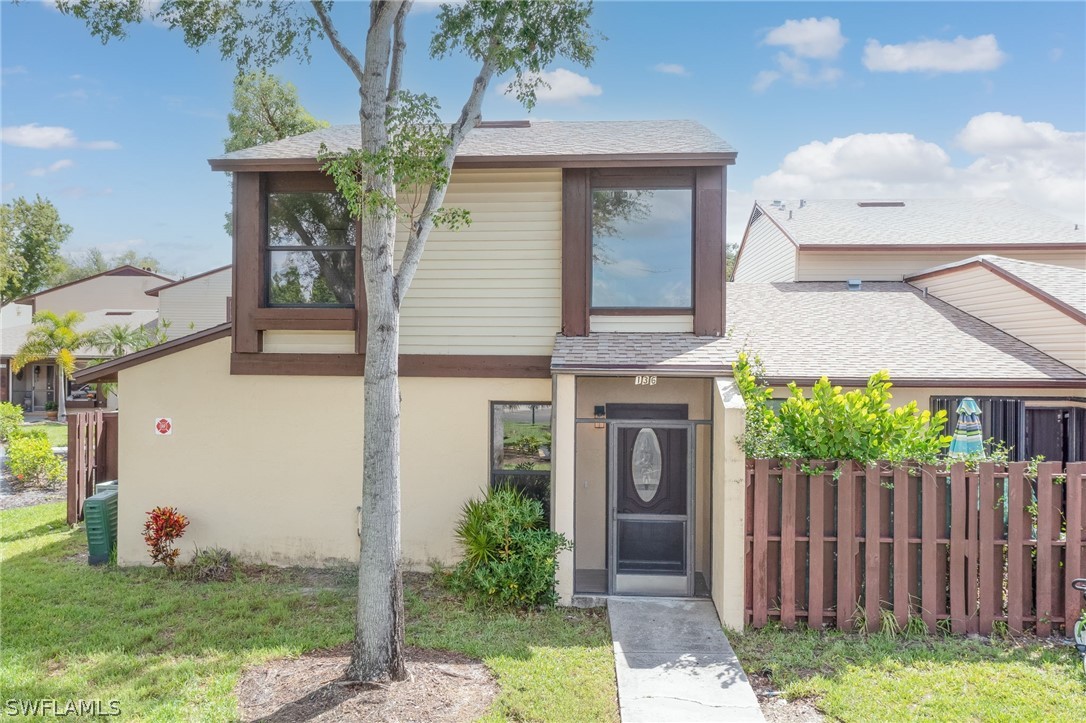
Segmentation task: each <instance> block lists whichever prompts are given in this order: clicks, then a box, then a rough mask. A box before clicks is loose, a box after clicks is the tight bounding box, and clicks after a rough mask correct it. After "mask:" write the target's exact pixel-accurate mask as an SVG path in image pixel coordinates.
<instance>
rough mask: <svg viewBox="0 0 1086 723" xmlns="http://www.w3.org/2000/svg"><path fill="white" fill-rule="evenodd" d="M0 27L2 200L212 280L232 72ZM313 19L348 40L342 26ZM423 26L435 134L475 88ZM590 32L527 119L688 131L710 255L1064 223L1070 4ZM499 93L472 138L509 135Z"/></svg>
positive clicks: (75, 34)
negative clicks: (585, 52)
mask: <svg viewBox="0 0 1086 723" xmlns="http://www.w3.org/2000/svg"><path fill="white" fill-rule="evenodd" d="M0 14H2V16H0V21H2V22H0V24H2V29H0V33H2V36H0V40H2V50H0V65H2V68H3V74H2V76H0V102H2V109H0V119H2V125H3V127H4V131H3V145H2V152H3V160H2V170H0V173H2V189H3V190H2V195H3V199H4V201H9V200H11V199H12V198H14V197H16V196H19V195H22V196H27V197H33V195H34V194H41V195H42V196H44V197H47V198H49V199H51V200H52V201H53V202H54V203H55V204H56V205H57V207H58V208H59V210H60V212H61V215H62V218H63V219H64V220H65V221H66V222H67V223H69V224H71V225H72V226H73V227H74V229H75V231H74V233H73V235H72V238H71V240H70V241H69V243H68V250H70V251H73V252H77V251H79V250H80V249H85V248H88V247H91V246H99V247H101V248H103V249H104V250H106V251H108V252H111V253H112V252H118V251H123V250H126V249H128V248H134V249H136V250H138V251H140V252H141V253H150V254H153V255H155V256H157V257H158V258H160V259H161V260H162V261H163V262H164V263H165V264H166V266H167V267H168V268H169V269H170V270H172V271H174V272H177V273H184V274H192V273H197V272H199V271H202V270H205V269H207V268H211V267H213V266H217V265H220V264H224V263H228V262H229V260H230V245H229V239H228V237H227V236H226V234H225V232H224V231H223V214H224V213H225V211H226V210H227V208H228V204H229V190H228V185H227V182H226V180H225V179H224V178H223V177H222V175H221V174H217V173H213V172H212V171H210V170H209V168H208V166H207V162H206V159H207V158H209V157H211V156H215V155H218V154H219V153H220V152H221V150H222V140H223V138H224V137H225V136H226V134H227V130H226V113H227V112H228V110H229V108H230V100H231V83H232V79H233V75H234V67H233V65H232V63H230V62H226V61H222V60H220V59H219V57H218V54H217V52H215V51H214V50H213V49H206V50H204V51H202V52H200V53H196V52H194V51H192V50H190V49H188V48H186V47H185V46H184V44H183V43H182V41H181V38H180V35H179V34H177V33H174V32H170V31H168V30H166V29H164V28H161V27H157V26H155V25H152V24H149V23H144V24H142V25H140V26H137V27H134V28H133V29H132V31H131V34H130V37H129V38H127V39H126V40H124V41H120V42H111V43H110V44H109V45H106V46H103V45H102V44H101V43H100V42H98V41H97V40H94V39H92V38H91V37H90V36H89V34H88V33H87V31H86V29H85V28H84V26H83V25H82V23H80V22H79V21H77V20H74V19H71V18H68V17H64V16H62V15H61V14H59V13H58V12H57V11H56V10H55V9H53V8H52V7H50V6H49V5H48V4H42V3H34V2H24V3H21V4H19V5H14V6H12V5H9V4H7V3H4V4H3V5H2V6H0ZM335 15H336V16H337V18H338V19H340V20H341V21H342V22H343V23H345V25H344V27H349V26H350V24H351V23H354V24H355V26H356V27H358V28H359V31H358V32H357V33H354V35H356V36H358V35H360V34H361V28H362V19H363V16H364V6H363V5H361V4H359V3H347V2H339V3H337V5H336V9H335ZM433 23H434V13H433V10H432V9H427V8H425V7H423V8H420V9H418V10H417V11H416V12H415V13H414V14H413V15H412V17H411V19H410V29H409V37H408V41H409V50H408V53H409V57H408V63H407V66H406V72H405V81H406V85H407V86H408V87H410V88H411V89H412V90H415V91H417V92H427V93H431V94H433V95H436V96H437V97H438V98H439V99H440V100H441V102H442V105H443V107H444V109H445V112H446V114H447V115H450V116H453V115H455V114H456V112H457V111H458V109H459V103H460V102H461V101H462V98H463V95H464V93H465V92H466V89H467V84H468V83H469V82H470V79H471V78H472V77H473V74H474V70H475V69H474V66H473V65H472V64H471V63H469V62H467V61H466V60H463V59H460V58H456V59H453V60H448V61H443V62H440V63H439V62H435V61H431V60H429V58H428V57H427V55H426V46H427V39H428V37H429V34H430V32H431V31H432V29H433ZM594 26H595V27H596V28H597V29H598V30H599V31H600V32H601V33H602V34H603V35H605V36H606V38H607V39H606V40H603V41H601V42H600V45H599V52H598V54H597V57H596V62H595V63H594V64H593V65H592V67H590V68H587V69H586V68H581V67H578V66H575V65H572V64H570V63H565V62H559V63H557V64H555V66H554V67H553V68H552V69H551V72H552V73H554V74H553V75H550V76H548V77H549V78H550V79H551V80H552V81H553V83H552V85H553V88H552V90H551V92H550V93H547V94H545V97H544V98H543V99H542V100H541V102H540V104H539V105H538V106H537V107H536V109H535V110H534V111H533V113H532V114H531V115H530V116H528V117H535V118H541V119H550V120H564V119H585V120H594V119H632V118H692V119H695V120H698V121H700V122H702V123H704V124H706V125H707V126H709V127H710V128H711V129H713V130H714V131H715V132H716V133H718V134H719V135H720V136H722V137H723V138H725V139H726V140H727V141H729V142H730V143H731V144H732V145H733V146H735V147H736V149H738V151H739V161H738V164H737V165H736V166H734V167H733V168H732V169H730V172H729V175H728V184H729V242H733V243H734V242H738V240H739V238H740V237H739V233H740V232H741V229H742V226H743V222H744V221H745V218H746V216H747V214H749V211H750V204H751V201H752V200H753V199H754V198H755V197H773V198H796V197H805V198H817V197H824V198H830V197H854V196H861V197H880V198H885V197H920V196H924V197H931V196H988V195H996V196H1007V197H1011V198H1015V199H1017V200H1020V201H1022V202H1024V203H1027V204H1030V205H1033V206H1037V207H1040V208H1044V209H1046V210H1048V211H1051V212H1052V213H1056V214H1059V215H1061V216H1063V217H1065V218H1067V219H1069V220H1073V221H1083V220H1086V219H1084V216H1086V208H1084V207H1086V200H1084V197H1086V182H1084V178H1083V177H1084V175H1086V170H1084V163H1086V161H1084V137H1086V136H1084V133H1083V131H1084V121H1086V57H1084V39H1083V38H1084V33H1083V28H1084V27H1086V4H1083V3H1051V4H1048V3H1002V2H1001V3H979V2H974V3H961V4H951V3H942V2H938V3H936V2H932V3H910V4H901V3H707V2H706V3H650V2H643V3H632V2H603V3H598V4H597V6H596V12H595V14H594ZM345 34H346V35H347V36H348V37H350V35H351V33H350V32H345ZM313 55H314V57H313V61H312V63H311V64H309V65H298V64H284V65H283V66H282V67H280V68H279V69H277V72H278V73H279V74H281V75H282V76H284V77H285V78H287V79H288V80H290V81H292V82H294V83H295V84H296V85H297V86H298V88H299V93H300V96H301V99H302V102H303V104H304V105H305V106H306V107H307V108H308V109H309V110H310V111H311V112H312V113H313V114H314V115H315V116H317V117H318V118H322V119H325V120H327V121H329V122H331V123H351V122H354V121H355V120H356V118H357V95H356V89H355V87H354V85H353V84H352V77H351V75H350V73H349V72H348V71H347V69H346V68H345V67H344V66H343V65H342V63H341V62H340V61H339V59H338V58H337V57H335V56H334V55H333V53H332V52H331V51H330V49H328V48H327V47H326V44H325V43H323V42H322V43H320V44H317V45H316V46H315V47H314V52H313ZM499 87H500V83H498V84H496V87H495V88H494V89H493V90H491V92H490V94H489V95H488V98H487V101H486V104H485V106H484V115H485V117H487V118H489V119H492V120H493V119H502V118H522V117H525V112H524V110H523V109H521V108H520V107H519V106H518V105H517V103H516V102H515V101H513V100H511V99H509V98H506V97H504V96H502V95H501V94H500V92H499Z"/></svg>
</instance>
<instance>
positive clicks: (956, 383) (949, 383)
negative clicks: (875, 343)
mask: <svg viewBox="0 0 1086 723" xmlns="http://www.w3.org/2000/svg"><path fill="white" fill-rule="evenodd" d="M728 376H731V370H730V369H729V370H728ZM819 379H821V377H766V380H765V384H767V385H769V386H773V387H782V386H786V385H788V383H789V382H795V383H796V384H797V385H798V386H800V387H810V386H811V385H813V384H815V383H817V382H818V381H819ZM830 379H831V380H832V381H833V384H834V386H841V387H865V386H867V382H868V380H867V378H866V377H865V378H863V379H860V378H847V377H845V378H841V377H830ZM893 382H894V387H895V388H902V389H904V388H918V387H923V388H929V387H939V388H943V387H968V388H970V389H1015V388H1021V389H1084V390H1086V377H1079V378H1069V379H939V378H920V377H917V378H911V379H899V378H895V379H894V380H893Z"/></svg>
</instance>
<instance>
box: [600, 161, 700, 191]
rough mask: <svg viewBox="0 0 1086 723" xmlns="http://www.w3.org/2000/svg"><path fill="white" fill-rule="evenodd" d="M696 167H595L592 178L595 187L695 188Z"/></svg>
mask: <svg viewBox="0 0 1086 723" xmlns="http://www.w3.org/2000/svg"><path fill="white" fill-rule="evenodd" d="M694 176H695V173H694V169H693V168H690V167H685V166H682V167H660V168H594V169H592V172H591V175H590V180H591V186H592V188H593V189H596V188H602V189H614V188H619V189H621V188H669V189H670V188H690V189H692V188H694Z"/></svg>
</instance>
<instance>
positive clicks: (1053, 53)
mask: <svg viewBox="0 0 1086 723" xmlns="http://www.w3.org/2000/svg"><path fill="white" fill-rule="evenodd" d="M1061 58H1063V48H1052V50H1049V51H1048V59H1049V60H1051V61H1052V62H1053V63H1058V62H1060V59H1061Z"/></svg>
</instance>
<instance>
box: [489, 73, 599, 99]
mask: <svg viewBox="0 0 1086 723" xmlns="http://www.w3.org/2000/svg"><path fill="white" fill-rule="evenodd" d="M539 78H540V80H542V81H543V85H541V86H540V87H539V88H538V90H536V99H537V100H538V101H539V102H541V103H543V102H547V101H550V102H553V103H571V102H573V101H577V100H580V99H581V98H588V97H591V96H597V95H602V94H603V88H601V87H600V86H598V85H596V84H595V83H593V82H592V81H591V80H589V79H588V77H587V76H584V75H579V74H577V73H574V72H573V71H572V70H567V69H566V68H555V69H554V70H545V71H543V72H542V73H540V74H539ZM509 86H510V84H509V83H506V84H504V85H502V86H501V88H500V89H499V91H500V92H501V93H502V94H503V95H505V94H507V93H509V91H510V87H509Z"/></svg>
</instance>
